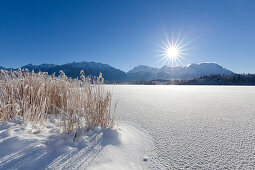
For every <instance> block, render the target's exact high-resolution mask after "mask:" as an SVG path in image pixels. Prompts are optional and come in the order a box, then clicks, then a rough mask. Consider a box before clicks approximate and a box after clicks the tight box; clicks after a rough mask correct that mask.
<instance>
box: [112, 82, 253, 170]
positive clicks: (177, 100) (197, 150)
mask: <svg viewBox="0 0 255 170" xmlns="http://www.w3.org/2000/svg"><path fill="white" fill-rule="evenodd" d="M109 89H112V86H109ZM113 95H114V96H113V97H114V99H117V100H118V108H117V109H118V110H117V113H118V114H117V115H116V116H117V120H119V121H120V120H121V121H124V122H132V123H133V124H136V125H139V126H140V127H141V128H143V129H144V130H145V131H146V132H148V134H149V135H150V136H151V137H152V139H153V146H155V148H154V151H155V152H156V153H157V155H155V157H152V156H150V160H152V159H153V160H155V161H154V163H153V164H154V166H153V169H254V168H255V87H254V86H253V87H245V86H186V85H185V86H174V85H172V86H171V85H169V86H166V85H165V86H164V85H162V86H161V85H156V86H154V85H117V86H114V88H113Z"/></svg>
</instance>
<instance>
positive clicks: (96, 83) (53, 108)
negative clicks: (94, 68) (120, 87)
mask: <svg viewBox="0 0 255 170" xmlns="http://www.w3.org/2000/svg"><path fill="white" fill-rule="evenodd" d="M80 78H81V79H71V78H68V77H67V76H66V75H65V73H64V72H63V71H60V75H59V76H58V77H56V76H55V75H48V74H47V73H43V72H39V73H37V74H36V73H34V72H29V71H28V70H21V69H19V70H18V71H6V70H1V73H0V121H8V120H11V119H14V118H17V117H18V116H20V117H22V119H23V121H24V122H27V121H29V122H34V123H41V124H42V123H43V121H44V120H45V119H47V118H48V117H49V116H53V115H54V117H57V118H58V119H59V120H60V122H61V123H60V127H61V128H62V129H63V130H64V131H65V132H67V133H68V132H71V131H73V130H75V129H88V128H91V127H94V126H101V127H112V126H113V125H114V115H113V114H112V111H111V107H112V102H111V100H112V96H111V93H110V92H109V91H106V90H105V89H104V86H103V85H102V84H103V77H102V74H100V75H99V77H96V78H91V77H85V75H84V72H83V71H81V77H80ZM114 108H116V104H115V106H114Z"/></svg>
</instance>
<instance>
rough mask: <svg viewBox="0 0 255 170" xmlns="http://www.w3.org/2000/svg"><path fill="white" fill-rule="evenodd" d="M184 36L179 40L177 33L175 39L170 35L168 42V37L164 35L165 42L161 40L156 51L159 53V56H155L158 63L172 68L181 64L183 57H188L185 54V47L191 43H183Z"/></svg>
mask: <svg viewBox="0 0 255 170" xmlns="http://www.w3.org/2000/svg"><path fill="white" fill-rule="evenodd" d="M185 38H186V36H185V37H184V38H183V39H181V38H180V33H178V34H177V35H176V36H175V37H174V34H172V37H171V40H169V38H168V36H167V35H166V33H165V41H163V40H162V39H160V40H161V45H158V46H159V47H160V50H157V51H158V52H160V54H159V55H157V56H158V57H161V58H160V61H163V64H170V63H171V65H172V67H173V66H175V65H177V64H179V63H180V64H183V63H182V61H181V60H182V59H183V58H184V56H185V55H190V54H188V53H186V51H187V50H188V49H187V48H186V47H187V45H189V44H190V43H191V42H193V41H194V40H191V41H188V42H187V41H185Z"/></svg>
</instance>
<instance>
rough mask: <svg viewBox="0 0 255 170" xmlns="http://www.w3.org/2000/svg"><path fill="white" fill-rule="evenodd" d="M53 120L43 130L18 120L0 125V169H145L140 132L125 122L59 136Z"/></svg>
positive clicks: (143, 137) (143, 138) (144, 148)
mask: <svg viewBox="0 0 255 170" xmlns="http://www.w3.org/2000/svg"><path fill="white" fill-rule="evenodd" d="M56 123H57V122H55V121H53V120H51V122H46V126H45V127H40V126H35V125H31V124H28V125H27V126H25V125H24V124H22V122H21V120H17V121H13V122H5V123H0V169H93V170H98V169H104V170H105V169H147V167H148V166H149V160H150V158H149V157H148V154H147V153H148V149H149V148H150V147H151V146H150V144H149V143H148V142H147V140H148V139H146V135H145V133H144V132H143V131H141V130H139V129H138V128H136V127H133V126H131V125H129V124H127V123H122V124H120V125H119V126H118V127H116V128H115V129H101V128H93V129H91V130H89V131H86V132H82V131H80V132H78V133H77V134H75V133H71V134H61V135H59V133H58V128H57V126H56Z"/></svg>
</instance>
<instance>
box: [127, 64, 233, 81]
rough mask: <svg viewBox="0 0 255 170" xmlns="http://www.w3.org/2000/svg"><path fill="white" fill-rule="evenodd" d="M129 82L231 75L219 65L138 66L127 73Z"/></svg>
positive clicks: (230, 72)
mask: <svg viewBox="0 0 255 170" xmlns="http://www.w3.org/2000/svg"><path fill="white" fill-rule="evenodd" d="M127 74H128V76H129V78H130V79H131V80H156V79H166V80H169V79H183V80H188V79H192V78H196V77H200V76H204V75H210V74H227V75H229V74H233V72H232V71H229V70H227V69H225V68H223V67H222V66H220V65H219V64H216V63H200V64H189V65H187V66H185V67H181V66H177V67H169V66H163V67H161V68H153V67H149V66H144V65H140V66H137V67H134V69H132V70H130V71H129V72H127Z"/></svg>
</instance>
